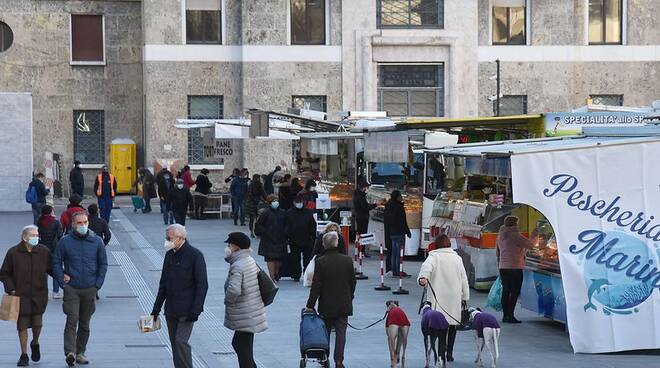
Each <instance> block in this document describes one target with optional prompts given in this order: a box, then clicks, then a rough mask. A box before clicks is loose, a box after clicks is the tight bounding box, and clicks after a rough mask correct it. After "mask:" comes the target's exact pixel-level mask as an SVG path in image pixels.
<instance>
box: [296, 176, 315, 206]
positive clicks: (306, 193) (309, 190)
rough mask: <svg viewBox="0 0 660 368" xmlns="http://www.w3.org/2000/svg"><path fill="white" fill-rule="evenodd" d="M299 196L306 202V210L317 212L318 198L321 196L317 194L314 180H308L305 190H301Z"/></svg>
mask: <svg viewBox="0 0 660 368" xmlns="http://www.w3.org/2000/svg"><path fill="white" fill-rule="evenodd" d="M298 195H299V196H302V197H303V199H304V200H305V202H304V205H305V208H309V209H310V210H312V211H316V198H317V197H318V196H319V195H318V193H316V182H315V181H314V179H308V180H307V182H306V183H305V189H303V190H301V191H300V192H299V193H298Z"/></svg>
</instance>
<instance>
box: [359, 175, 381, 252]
mask: <svg viewBox="0 0 660 368" xmlns="http://www.w3.org/2000/svg"><path fill="white" fill-rule="evenodd" d="M367 189H369V184H368V183H367V182H363V183H361V184H360V185H359V186H358V188H357V189H355V192H354V193H353V216H354V218H355V225H356V228H355V232H356V233H357V234H358V235H362V234H366V233H367V232H368V230H369V229H368V227H369V211H371V210H373V209H374V208H376V205H375V204H370V203H369V202H367ZM362 253H363V254H364V255H365V256H368V255H367V252H366V251H365V250H362Z"/></svg>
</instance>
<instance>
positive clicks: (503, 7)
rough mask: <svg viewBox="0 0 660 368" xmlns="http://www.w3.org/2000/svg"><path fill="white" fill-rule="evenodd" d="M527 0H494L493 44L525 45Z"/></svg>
mask: <svg viewBox="0 0 660 368" xmlns="http://www.w3.org/2000/svg"><path fill="white" fill-rule="evenodd" d="M525 24H526V23H525V0H493V45H524V44H526V43H527V40H526V37H527V36H526V32H525Z"/></svg>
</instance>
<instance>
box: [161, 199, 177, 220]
mask: <svg viewBox="0 0 660 368" xmlns="http://www.w3.org/2000/svg"><path fill="white" fill-rule="evenodd" d="M160 213H162V214H163V222H164V223H165V225H171V224H173V223H174V213H172V211H170V209H169V207H168V206H167V201H164V200H162V199H161V200H160Z"/></svg>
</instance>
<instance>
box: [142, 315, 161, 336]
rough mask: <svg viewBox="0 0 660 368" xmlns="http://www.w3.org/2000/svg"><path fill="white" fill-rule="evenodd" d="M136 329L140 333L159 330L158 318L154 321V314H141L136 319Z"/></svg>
mask: <svg viewBox="0 0 660 368" xmlns="http://www.w3.org/2000/svg"><path fill="white" fill-rule="evenodd" d="M138 330H139V331H140V332H142V333H148V332H154V331H158V330H160V318H158V319H157V320H155V321H154V316H141V317H140V320H139V321H138Z"/></svg>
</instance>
